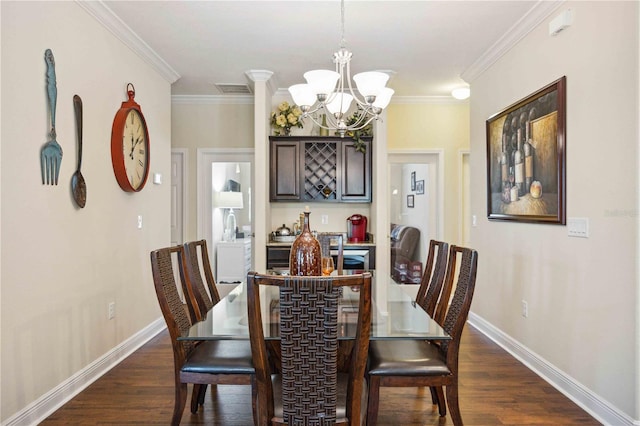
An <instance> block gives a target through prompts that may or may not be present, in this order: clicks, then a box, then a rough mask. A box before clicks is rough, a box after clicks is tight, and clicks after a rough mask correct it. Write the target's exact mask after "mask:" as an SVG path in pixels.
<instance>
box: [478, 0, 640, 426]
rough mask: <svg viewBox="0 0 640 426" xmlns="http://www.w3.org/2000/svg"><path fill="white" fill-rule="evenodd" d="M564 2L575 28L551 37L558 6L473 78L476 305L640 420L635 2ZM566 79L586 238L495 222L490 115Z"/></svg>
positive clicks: (571, 207)
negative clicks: (489, 211)
mask: <svg viewBox="0 0 640 426" xmlns="http://www.w3.org/2000/svg"><path fill="white" fill-rule="evenodd" d="M566 7H571V9H572V11H573V17H574V19H573V20H574V22H573V25H572V26H571V27H570V28H568V29H567V30H565V31H564V32H562V33H560V34H559V35H557V36H555V37H551V36H549V35H548V27H547V25H548V22H549V20H550V19H552V18H553V17H554V16H555V15H556V14H553V16H552V17H551V18H549V19H547V20H546V21H544V22H542V23H541V24H540V25H539V27H538V28H536V29H535V30H534V31H533V32H531V33H530V34H528V35H527V36H526V37H525V38H524V39H523V40H521V41H520V42H519V43H518V44H517V45H516V46H515V47H514V48H512V49H511V50H510V51H509V52H508V53H506V54H505V55H504V56H503V57H502V58H501V59H500V60H498V61H497V62H496V63H495V64H494V65H492V66H491V67H490V68H489V69H488V70H487V71H486V72H484V73H483V74H482V75H481V76H479V77H478V78H477V79H475V81H472V93H473V97H472V100H471V213H472V214H475V215H477V216H478V218H479V220H478V226H477V227H476V228H471V242H472V245H473V246H474V247H475V248H477V249H478V252H479V263H478V264H479V268H478V278H477V286H476V293H475V297H474V302H473V305H472V307H471V310H472V312H473V313H475V314H477V315H478V316H480V317H481V318H483V319H485V320H486V321H488V322H489V323H491V324H492V325H493V326H495V327H496V328H498V329H500V330H501V331H502V332H504V333H506V334H507V335H509V336H511V337H512V338H513V339H515V340H516V341H518V342H520V344H522V345H523V346H524V347H526V348H528V349H529V350H530V351H532V352H533V353H536V354H538V355H539V356H540V357H541V358H542V359H544V360H545V361H546V362H548V363H550V364H551V365H553V366H555V368H557V369H559V370H561V371H562V372H564V373H565V374H566V375H567V376H569V377H571V378H573V379H574V380H575V381H576V382H577V383H578V386H584V387H586V388H587V389H589V391H590V392H592V393H593V394H595V395H598V396H600V397H601V398H602V399H603V400H605V401H608V402H609V403H610V404H611V405H612V406H613V407H614V408H616V409H617V410H619V412H620V413H622V415H623V416H627V418H629V419H638V418H640V415H639V412H640V407H639V405H638V404H639V401H640V390H639V384H638V381H637V380H638V379H637V378H638V377H639V376H640V371H639V366H638V362H639V359H640V357H639V350H640V349H639V348H640V340H639V337H638V336H639V331H638V315H639V314H638V312H639V311H638V300H639V299H638V298H639V296H638V292H639V287H638V276H637V268H638V254H639V253H638V2H612V1H610V2H570V3H567V4H565V5H564V7H563V9H564V8H566ZM561 10H562V9H561ZM563 75H565V76H566V77H567V143H566V154H567V155H566V159H567V216H568V217H587V218H589V227H590V229H589V230H590V237H589V238H588V239H583V238H571V237H568V236H567V228H566V227H565V226H557V225H540V224H524V223H505V222H489V221H488V220H487V219H486V158H485V149H486V148H485V147H486V145H485V143H486V142H485V120H486V119H487V118H488V117H489V116H491V115H492V114H493V113H495V112H497V111H500V110H501V109H503V108H504V107H506V106H508V105H511V104H512V103H514V102H516V101H518V100H520V99H522V98H524V97H526V96H527V95H529V94H530V93H532V92H534V91H536V90H537V89H539V88H541V87H543V86H545V85H547V84H548V83H551V82H552V81H554V80H556V79H558V78H559V77H561V76H563ZM483 218H484V219H483ZM521 300H527V301H528V305H529V316H528V318H524V317H522V316H521V315H520V311H521V308H520V306H521ZM636 421H637V420H636ZM629 424H631V423H629Z"/></svg>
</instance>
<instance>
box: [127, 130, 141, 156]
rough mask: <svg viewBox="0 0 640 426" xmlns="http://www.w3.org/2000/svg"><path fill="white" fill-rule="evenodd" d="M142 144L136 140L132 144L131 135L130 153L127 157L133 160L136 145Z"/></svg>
mask: <svg viewBox="0 0 640 426" xmlns="http://www.w3.org/2000/svg"><path fill="white" fill-rule="evenodd" d="M140 142H142V139H140V138H137V139H136V140H135V142H134V140H133V135H131V152H130V153H129V157H130V158H131V159H132V160H133V151H135V149H136V145H138V144H139V143H140Z"/></svg>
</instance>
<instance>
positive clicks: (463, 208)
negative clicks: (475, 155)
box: [458, 149, 473, 246]
mask: <svg viewBox="0 0 640 426" xmlns="http://www.w3.org/2000/svg"><path fill="white" fill-rule="evenodd" d="M465 160H466V163H467V164H468V166H469V167H471V164H470V160H471V151H470V150H468V149H461V150H460V151H458V244H460V245H462V246H466V245H467V244H468V243H469V241H470V240H471V236H470V235H468V237H469V240H466V239H465V226H464V221H469V223H468V226H467V227H466V229H467V231H468V232H469V234H471V227H472V226H473V224H472V223H470V222H471V216H470V215H467V217H465V212H468V213H470V212H471V210H470V207H471V193H470V191H469V189H470V186H469V185H468V184H466V182H465V181H466V180H467V179H469V178H470V173H468V171H466V170H465V167H464V165H465Z"/></svg>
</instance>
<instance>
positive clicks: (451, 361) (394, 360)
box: [367, 246, 478, 426]
mask: <svg viewBox="0 0 640 426" xmlns="http://www.w3.org/2000/svg"><path fill="white" fill-rule="evenodd" d="M458 258H461V261H460V268H459V270H458V273H457V283H456V288H455V293H454V295H453V298H452V299H451V304H450V305H449V308H448V310H447V311H446V315H445V317H444V318H445V319H444V322H443V323H441V324H442V326H443V328H444V329H445V331H446V332H447V333H448V334H449V335H450V336H451V340H445V341H442V343H441V344H432V343H429V342H425V341H420V340H404V341H393V342H391V341H383V340H378V341H373V342H371V345H370V348H369V371H368V379H369V404H368V412H367V425H369V426H375V424H376V422H377V416H378V405H379V398H380V387H381V386H393V387H417V386H430V387H436V388H441V387H442V386H445V387H446V394H447V405H448V406H449V410H450V412H451V419H452V420H453V424H454V425H462V416H461V414H460V407H459V405H458V351H459V349H460V337H461V335H462V329H463V328H464V324H465V322H466V320H467V316H468V314H469V308H470V306H471V300H472V298H473V291H474V288H475V281H476V270H477V264H478V253H477V252H476V251H475V250H471V249H467V248H462V247H458V246H451V247H450V249H449V260H448V266H447V277H446V279H445V283H444V288H443V291H442V296H441V298H440V301H439V302H438V305H439V307H440V306H446V305H448V302H449V296H450V294H451V289H452V285H453V281H454V276H455V275H456V271H457V268H456V263H457V260H458ZM437 312H438V310H436V315H437ZM443 405H444V404H443ZM440 415H441V416H445V415H446V408H444V406H441V407H440Z"/></svg>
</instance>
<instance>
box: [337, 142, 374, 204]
mask: <svg viewBox="0 0 640 426" xmlns="http://www.w3.org/2000/svg"><path fill="white" fill-rule="evenodd" d="M365 143H366V151H365V152H364V153H362V152H360V151H356V148H355V146H354V143H353V141H349V140H345V141H344V142H343V143H342V158H341V160H342V164H341V172H342V185H341V190H342V193H341V201H357V202H371V142H370V141H365Z"/></svg>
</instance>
